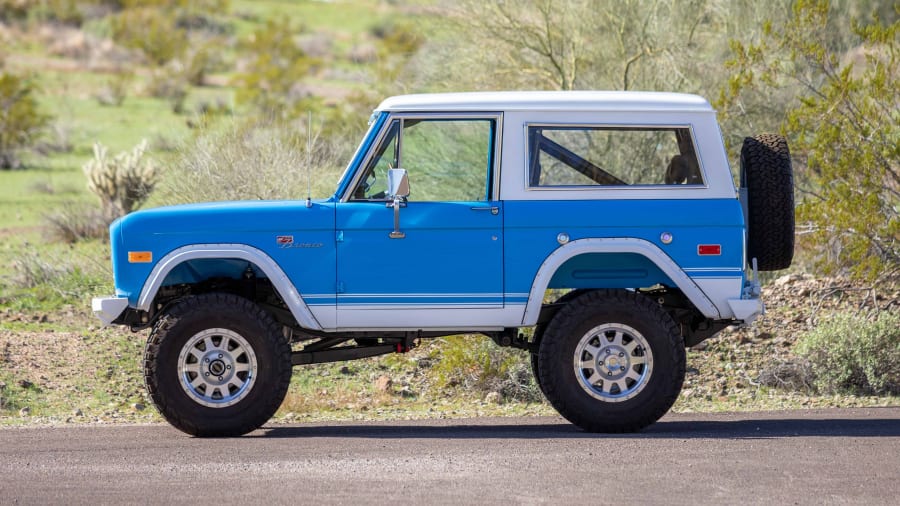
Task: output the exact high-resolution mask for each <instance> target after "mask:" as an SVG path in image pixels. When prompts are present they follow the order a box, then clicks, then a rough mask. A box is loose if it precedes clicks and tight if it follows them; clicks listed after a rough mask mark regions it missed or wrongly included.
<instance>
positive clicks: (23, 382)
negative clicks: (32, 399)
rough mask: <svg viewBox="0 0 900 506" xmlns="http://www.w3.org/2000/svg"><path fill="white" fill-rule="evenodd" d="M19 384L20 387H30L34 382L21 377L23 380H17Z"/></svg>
mask: <svg viewBox="0 0 900 506" xmlns="http://www.w3.org/2000/svg"><path fill="white" fill-rule="evenodd" d="M19 386H20V387H22V388H31V387H33V386H34V383H32V382H30V381H28V380H26V379H23V380H19Z"/></svg>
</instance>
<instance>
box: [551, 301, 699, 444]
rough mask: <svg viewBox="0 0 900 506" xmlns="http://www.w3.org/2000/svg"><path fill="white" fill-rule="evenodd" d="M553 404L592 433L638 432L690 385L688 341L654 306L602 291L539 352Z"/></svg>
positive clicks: (574, 309)
mask: <svg viewBox="0 0 900 506" xmlns="http://www.w3.org/2000/svg"><path fill="white" fill-rule="evenodd" d="M537 365H538V367H537V369H538V374H540V378H541V379H540V384H541V388H542V390H543V392H544V395H545V396H546V397H547V400H549V401H550V404H552V405H553V407H554V408H556V410H557V411H558V412H559V413H560V414H561V415H562V416H564V417H565V418H566V419H568V420H569V421H570V422H572V423H574V424H575V425H577V426H579V427H581V428H582V429H584V430H587V431H589V432H632V431H637V430H640V429H642V428H644V427H646V426H647V425H650V424H652V423H653V422H655V421H656V420H658V419H659V418H660V417H662V416H663V415H664V414H665V413H666V412H667V411H668V410H669V409H670V408H671V407H672V404H674V403H675V400H676V399H677V398H678V394H679V393H680V392H681V386H682V383H683V382H684V370H685V351H684V341H683V339H682V338H681V335H680V333H679V332H678V326H677V325H676V324H675V322H674V321H673V320H672V318H671V317H670V316H669V315H668V314H667V313H666V312H665V311H664V310H663V309H662V308H660V307H659V306H658V305H657V304H655V303H654V302H653V301H652V300H650V299H649V298H647V297H645V296H643V295H640V294H637V293H634V292H629V291H625V290H599V291H594V292H590V293H586V294H584V295H582V296H580V297H577V298H575V299H574V300H572V301H570V302H569V303H568V304H567V305H566V306H565V307H563V308H562V309H560V310H559V312H558V313H557V314H556V315H555V316H554V317H553V319H552V320H551V321H550V323H549V324H548V325H547V329H546V331H545V333H544V337H543V340H542V341H541V346H540V349H539V352H538V364H537Z"/></svg>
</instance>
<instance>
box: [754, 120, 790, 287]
mask: <svg viewBox="0 0 900 506" xmlns="http://www.w3.org/2000/svg"><path fill="white" fill-rule="evenodd" d="M741 187H742V188H746V189H747V208H748V209H747V211H748V217H747V218H748V219H747V261H748V262H750V261H752V259H753V258H756V261H757V266H758V268H759V270H761V271H777V270H780V269H786V268H787V267H789V266H790V265H791V261H792V260H793V258H794V173H793V170H792V169H791V153H790V150H789V149H788V144H787V140H785V138H784V137H782V136H780V135H776V134H761V135H757V136H756V137H747V138H745V139H744V145H743V147H742V148H741Z"/></svg>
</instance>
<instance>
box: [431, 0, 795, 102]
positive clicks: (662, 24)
mask: <svg viewBox="0 0 900 506" xmlns="http://www.w3.org/2000/svg"><path fill="white" fill-rule="evenodd" d="M785 3H786V0H765V1H756V2H749V1H746V0H734V1H730V2H721V1H717V0H525V1H521V2H519V1H515V2H513V1H511V0H500V1H497V2H482V1H478V0H464V1H462V2H461V3H460V4H459V7H458V8H456V9H453V10H451V19H452V20H453V21H454V22H455V27H454V30H453V32H452V36H451V37H447V39H448V40H447V41H446V42H445V45H446V51H445V54H444V55H441V56H442V58H440V60H439V61H437V62H435V69H434V70H433V71H434V73H435V74H436V75H435V77H434V78H433V81H435V82H450V83H453V85H455V86H459V85H460V84H462V85H463V86H471V87H474V88H485V89H496V88H497V87H498V86H499V87H502V88H523V89H548V90H570V89H620V90H632V89H643V90H660V91H689V92H699V93H703V94H705V93H707V92H709V91H711V90H715V89H718V85H719V83H718V82H717V79H719V76H720V75H721V62H722V61H724V59H725V57H726V51H727V45H726V44H725V42H726V41H727V38H726V37H727V36H726V35H725V34H727V33H733V32H736V31H738V30H739V29H742V28H743V27H742V26H741V23H747V24H751V25H752V24H753V23H754V20H756V19H757V18H758V17H759V16H760V13H762V12H769V13H771V12H778V11H779V10H781V9H783V4H785ZM429 52H433V51H429ZM448 60H449V64H448ZM460 69H465V72H463V73H460V72H459V70H460ZM442 71H443V72H442ZM460 74H461V75H460ZM455 76H458V77H455ZM460 77H461V78H462V83H461V79H460ZM498 82H500V83H502V84H500V85H498Z"/></svg>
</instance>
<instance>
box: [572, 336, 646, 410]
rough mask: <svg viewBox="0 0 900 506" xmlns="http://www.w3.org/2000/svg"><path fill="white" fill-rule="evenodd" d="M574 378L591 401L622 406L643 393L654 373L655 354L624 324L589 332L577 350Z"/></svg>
mask: <svg viewBox="0 0 900 506" xmlns="http://www.w3.org/2000/svg"><path fill="white" fill-rule="evenodd" d="M574 358H575V360H574V367H575V377H576V378H578V383H579V384H580V385H581V388H583V389H584V391H585V392H587V393H588V394H589V395H590V396H591V397H594V398H595V399H599V400H601V401H604V402H622V401H626V400H628V399H631V398H633V397H634V396H636V395H637V394H639V393H641V390H643V389H644V387H646V386H647V383H648V382H649V381H650V375H651V373H652V372H653V353H652V352H651V351H650V346H649V345H648V344H647V340H646V339H645V338H644V336H643V335H641V333H640V332H638V331H637V330H635V329H633V328H632V327H629V326H628V325H623V324H621V323H607V324H603V325H599V326H597V327H594V328H593V329H591V330H590V331H588V332H587V333H586V334H585V335H584V337H582V338H581V341H579V342H578V345H577V346H576V347H575V357H574Z"/></svg>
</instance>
